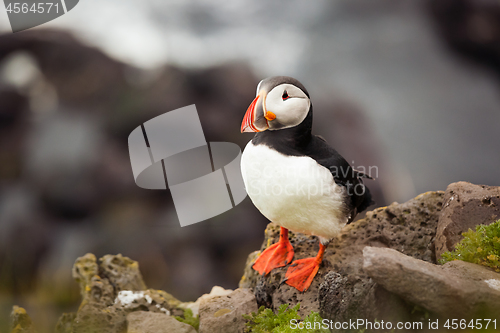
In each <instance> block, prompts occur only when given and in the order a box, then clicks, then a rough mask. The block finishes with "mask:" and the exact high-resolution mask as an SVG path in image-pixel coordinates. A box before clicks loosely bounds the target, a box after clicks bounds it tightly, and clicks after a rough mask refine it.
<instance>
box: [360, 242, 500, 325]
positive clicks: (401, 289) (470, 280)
mask: <svg viewBox="0 0 500 333" xmlns="http://www.w3.org/2000/svg"><path fill="white" fill-rule="evenodd" d="M363 258H364V264H363V268H364V269H365V271H366V272H367V273H368V275H369V276H370V277H371V278H372V279H373V280H374V281H375V282H376V283H378V284H379V285H381V286H383V287H384V288H385V289H387V290H389V291H391V292H393V293H395V294H397V295H400V296H401V297H402V298H404V299H405V300H407V301H409V302H411V303H414V304H417V305H419V306H421V307H423V308H425V309H428V310H430V311H432V312H434V313H437V314H439V315H443V316H446V317H447V318H469V317H472V316H474V315H477V314H483V315H484V313H485V311H486V313H496V314H498V309H500V274H498V273H495V272H493V271H491V270H489V269H488V268H486V267H483V266H480V265H476V264H471V263H468V262H464V261H460V260H456V261H452V262H448V263H446V264H445V265H443V266H438V265H434V264H431V263H429V262H425V261H423V260H419V259H415V258H412V257H410V256H407V255H404V254H402V253H400V252H398V251H396V250H393V249H383V248H375V247H369V246H367V247H365V249H364V250H363ZM488 311H491V312H488Z"/></svg>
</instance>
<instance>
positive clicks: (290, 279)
mask: <svg viewBox="0 0 500 333" xmlns="http://www.w3.org/2000/svg"><path fill="white" fill-rule="evenodd" d="M325 248H326V246H324V245H323V244H321V243H320V244H319V251H318V255H317V256H316V257H311V258H305V259H299V260H295V261H294V262H293V263H292V264H291V265H290V267H289V268H288V270H287V271H286V275H285V282H286V284H288V285H289V286H292V287H295V288H296V289H297V290H298V291H304V290H307V288H309V286H310V285H311V282H312V280H313V279H314V277H315V276H316V273H318V269H319V264H321V261H322V260H323V253H325Z"/></svg>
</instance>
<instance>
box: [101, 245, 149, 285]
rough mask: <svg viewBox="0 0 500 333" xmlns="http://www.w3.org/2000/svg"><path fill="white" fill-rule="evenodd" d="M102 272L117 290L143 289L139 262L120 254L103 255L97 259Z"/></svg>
mask: <svg viewBox="0 0 500 333" xmlns="http://www.w3.org/2000/svg"><path fill="white" fill-rule="evenodd" d="M99 262H100V267H101V268H102V274H104V276H105V277H107V278H108V280H109V282H110V283H111V284H112V285H113V286H114V288H115V289H118V290H145V289H146V284H145V283H144V281H143V280H142V275H141V271H139V264H138V263H137V261H134V260H132V259H130V258H127V257H123V256H122V255H121V254H118V255H116V256H114V255H110V254H108V255H105V256H104V257H102V258H101V259H99Z"/></svg>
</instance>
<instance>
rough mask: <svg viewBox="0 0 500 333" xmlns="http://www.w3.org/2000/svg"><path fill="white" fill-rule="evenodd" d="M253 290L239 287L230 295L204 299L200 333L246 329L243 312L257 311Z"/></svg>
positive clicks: (235, 332) (201, 306)
mask: <svg viewBox="0 0 500 333" xmlns="http://www.w3.org/2000/svg"><path fill="white" fill-rule="evenodd" d="M257 310H258V309H257V301H256V300H255V295H254V293H253V290H251V289H246V288H238V289H236V290H235V291H233V292H232V293H230V294H229V295H225V296H216V297H212V298H208V299H203V300H202V301H201V304H200V329H199V333H212V332H224V333H233V332H234V333H240V332H243V331H244V329H245V319H243V316H242V315H243V314H250V313H251V312H257Z"/></svg>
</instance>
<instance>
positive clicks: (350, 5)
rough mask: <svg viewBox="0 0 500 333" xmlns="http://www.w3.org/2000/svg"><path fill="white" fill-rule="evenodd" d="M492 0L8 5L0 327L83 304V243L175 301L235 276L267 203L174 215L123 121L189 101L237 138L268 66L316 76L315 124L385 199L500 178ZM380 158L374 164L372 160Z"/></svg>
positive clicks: (1, 109) (112, 0)
mask: <svg viewBox="0 0 500 333" xmlns="http://www.w3.org/2000/svg"><path fill="white" fill-rule="evenodd" d="M499 22H500V4H499V3H498V1H495V0H482V1H472V0H468V1H466V0H453V1H452V0H435V1H432V2H431V1H428V2H420V1H403V2H401V1H392V0H391V1H388V0H375V1H369V2H368V1H361V0H336V1H326V0H324V1H318V2H315V3H314V4H311V3H307V2H302V1H298V0H297V1H290V2H287V5H286V6H283V3H265V2H263V3H260V4H256V3H253V2H252V3H251V4H250V3H247V2H245V1H234V2H227V3H219V2H218V1H215V0H212V1H209V0H206V1H192V2H184V1H159V0H148V1H142V2H137V1H132V0H127V1H117V0H106V1H103V0H99V1H98V0H86V1H82V2H81V3H79V4H78V6H77V7H76V8H75V9H74V10H72V11H71V12H70V13H68V14H66V15H64V16H62V17H61V18H59V19H57V20H55V21H53V22H50V23H48V24H46V25H44V26H42V27H40V28H36V29H31V30H28V31H24V32H20V33H16V34H12V33H11V32H9V26H8V23H7V16H6V14H5V12H3V11H2V12H1V13H0V30H1V31H2V32H3V35H1V36H0V332H3V331H4V330H6V325H7V318H8V314H9V313H10V311H11V309H12V305H13V304H19V305H22V306H23V307H25V308H26V309H27V310H28V312H29V313H30V316H31V317H32V319H33V321H34V323H35V324H36V326H37V327H39V328H46V329H49V328H50V329H51V328H53V327H54V324H55V321H56V320H57V318H58V316H59V315H60V313H61V312H63V311H76V308H77V307H78V304H79V289H78V286H77V285H76V284H75V282H74V281H73V280H72V277H71V267H72V265H73V263H74V261H75V259H76V258H77V257H80V256H82V255H83V254H85V253H87V252H92V253H95V254H96V256H98V257H101V256H103V255H104V254H108V253H122V254H123V255H124V256H128V257H131V258H134V259H135V260H137V261H138V262H140V265H141V272H142V274H143V276H144V280H145V282H146V284H147V285H148V286H149V287H151V288H156V289H163V290H167V291H169V292H170V293H172V294H173V295H174V296H175V297H177V298H178V299H180V300H182V301H193V300H195V299H197V298H198V297H199V296H200V295H201V294H203V293H207V292H209V291H210V289H211V288H212V286H214V285H219V286H223V287H225V288H231V289H235V288H236V287H237V285H238V281H239V280H240V277H241V275H242V273H243V268H244V266H245V259H246V257H247V255H248V254H249V253H250V252H252V251H254V250H256V249H258V248H259V247H260V245H261V243H262V239H263V237H264V236H263V230H264V228H265V226H266V224H267V221H266V219H265V218H264V217H263V216H261V215H260V213H259V212H258V211H257V210H256V209H255V208H254V207H253V205H252V204H251V202H250V201H249V199H246V200H245V201H244V202H243V203H242V204H240V205H239V206H238V207H237V208H235V209H233V210H231V211H229V212H227V213H225V214H222V215H220V216H218V217H216V218H213V219H211V220H209V221H205V222H202V223H199V224H195V225H192V226H188V227H184V228H181V227H180V225H179V223H178V220H177V216H176V213H175V210H174V208H173V203H172V199H171V197H170V194H169V192H168V191H151V190H143V189H140V188H138V187H137V186H136V185H135V183H134V181H133V177H132V171H131V167H130V162H129V156H128V148H127V137H128V134H129V133H130V132H131V131H132V130H133V129H134V128H136V127H137V126H138V125H140V124H141V123H143V122H144V121H146V120H148V119H151V118H153V117H155V116H157V115H159V114H162V113H164V112H167V111H170V110H174V109H176V108H179V107H182V106H186V105H190V104H196V106H197V108H198V112H199V114H200V118H201V122H202V125H203V129H204V132H205V137H206V139H207V141H230V142H235V143H237V144H239V145H240V147H241V148H244V146H245V144H246V142H247V141H248V140H249V139H250V138H251V135H248V134H245V135H243V134H240V133H239V128H240V123H241V119H242V116H243V114H244V112H245V110H246V108H247V107H248V105H249V103H250V102H251V101H252V99H253V97H254V94H255V88H256V85H257V83H258V82H259V80H261V79H262V78H264V77H266V76H270V75H290V76H294V77H296V78H298V79H299V80H300V81H302V82H303V83H304V85H305V86H306V87H307V88H308V90H309V92H310V93H311V97H312V101H313V104H314V111H315V132H316V133H319V134H321V135H322V136H323V137H325V138H326V139H327V140H328V141H329V142H330V143H331V144H332V145H333V146H335V147H336V148H337V150H338V151H339V152H340V153H341V154H342V155H344V156H345V157H346V159H347V160H348V161H349V162H352V163H353V164H354V166H355V167H358V168H359V167H360V166H365V167H367V168H368V167H369V166H375V167H376V170H377V171H378V173H377V174H375V175H373V174H372V176H375V177H376V178H377V179H376V181H374V182H370V183H369V184H368V185H369V187H370V189H372V192H373V193H374V194H375V200H376V202H377V206H384V205H385V204H388V203H391V202H392V201H398V202H404V201H406V200H408V199H410V198H412V197H413V196H415V195H416V194H418V193H421V192H425V191H429V190H444V189H445V188H446V186H447V185H448V184H449V183H452V182H454V181H458V180H465V181H470V182H472V183H476V184H487V185H500V174H499V173H498V166H499V165H500V154H499V146H500V145H499V143H500V139H499V136H498V125H499V124H500V112H499V111H500V82H499V77H498V74H499V68H500V67H499V64H500V54H499V50H500V26H499ZM374 170H375V169H374Z"/></svg>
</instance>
